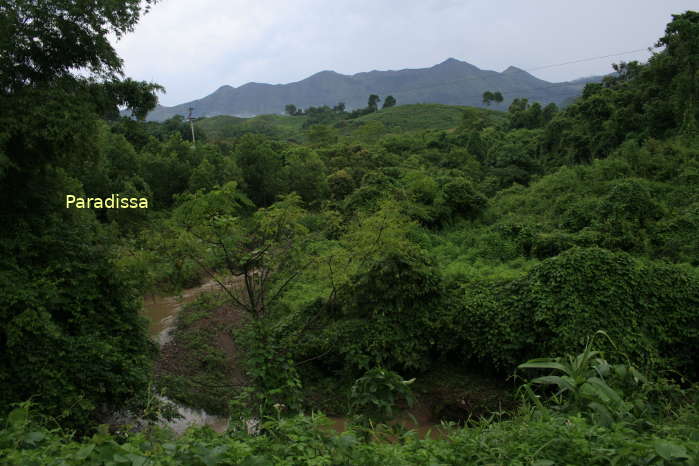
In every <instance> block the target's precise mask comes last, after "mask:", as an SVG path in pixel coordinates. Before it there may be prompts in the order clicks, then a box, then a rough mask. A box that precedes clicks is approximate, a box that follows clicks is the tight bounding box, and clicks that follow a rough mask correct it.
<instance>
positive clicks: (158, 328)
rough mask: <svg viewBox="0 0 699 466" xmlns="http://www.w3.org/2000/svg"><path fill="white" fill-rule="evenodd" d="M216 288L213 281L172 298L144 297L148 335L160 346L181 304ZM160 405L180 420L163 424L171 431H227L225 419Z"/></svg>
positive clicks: (179, 432)
mask: <svg viewBox="0 0 699 466" xmlns="http://www.w3.org/2000/svg"><path fill="white" fill-rule="evenodd" d="M217 287H218V284H217V283H216V282H214V281H210V282H207V283H204V284H203V285H201V286H198V287H196V288H190V289H187V290H184V291H183V292H182V293H181V294H180V295H176V296H146V297H145V298H144V299H143V311H142V314H143V315H144V316H145V317H147V318H148V320H149V324H148V334H149V335H150V337H151V338H153V339H154V340H155V341H157V342H158V343H159V344H160V345H161V346H162V345H164V344H166V343H167V342H168V341H170V338H171V332H172V329H173V327H174V324H175V319H176V318H177V313H178V312H179V311H180V309H182V307H183V306H184V305H185V304H188V303H191V302H192V301H194V300H195V299H196V298H197V296H199V295H200V294H202V293H204V292H206V291H213V290H215V289H216V288H217ZM163 401H168V402H170V403H173V404H174V405H175V406H176V407H177V412H178V414H179V415H180V416H181V417H180V418H179V419H175V420H173V421H170V422H164V425H167V426H168V427H170V428H171V429H172V430H174V431H175V432H177V433H178V434H181V433H182V432H184V431H185V430H186V429H187V427H189V426H191V425H198V426H204V425H205V426H209V427H211V428H212V429H213V430H215V431H216V432H225V430H226V429H227V428H228V419H227V418H225V417H221V416H214V415H211V414H209V413H207V412H206V411H203V410H200V409H192V408H188V407H186V406H183V405H180V404H178V403H175V402H174V401H172V400H168V399H167V398H164V399H163Z"/></svg>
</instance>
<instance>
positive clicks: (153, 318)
mask: <svg viewBox="0 0 699 466" xmlns="http://www.w3.org/2000/svg"><path fill="white" fill-rule="evenodd" d="M217 287H218V284H217V283H216V282H214V281H213V280H212V281H208V282H206V283H204V284H203V285H201V286H197V287H195V288H189V289H187V290H184V291H182V293H181V294H179V295H175V296H146V297H145V298H143V315H144V316H145V317H147V318H148V321H149V324H148V334H149V335H150V337H151V338H153V339H154V340H156V341H158V342H159V343H160V344H161V345H164V344H165V343H167V342H168V341H169V333H170V330H171V329H172V327H173V325H174V324H175V317H176V316H177V313H178V312H179V311H180V309H182V307H183V306H184V305H185V304H188V303H191V302H192V301H194V300H195V299H196V298H197V296H199V295H200V294H202V293H204V292H205V291H213V290H215V289H217Z"/></svg>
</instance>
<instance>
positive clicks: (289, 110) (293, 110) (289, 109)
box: [284, 104, 298, 116]
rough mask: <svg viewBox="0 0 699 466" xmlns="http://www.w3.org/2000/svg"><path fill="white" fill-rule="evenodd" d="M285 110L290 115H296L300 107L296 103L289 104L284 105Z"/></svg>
mask: <svg viewBox="0 0 699 466" xmlns="http://www.w3.org/2000/svg"><path fill="white" fill-rule="evenodd" d="M284 111H285V112H286V114H287V115H289V116H294V115H296V114H297V113H296V112H298V109H297V108H296V105H294V104H287V105H286V107H284Z"/></svg>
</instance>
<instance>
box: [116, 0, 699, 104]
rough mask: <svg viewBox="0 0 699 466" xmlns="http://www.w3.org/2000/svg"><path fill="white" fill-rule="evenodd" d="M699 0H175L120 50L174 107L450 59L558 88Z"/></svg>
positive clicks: (638, 55) (654, 35) (641, 41)
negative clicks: (319, 77)
mask: <svg viewBox="0 0 699 466" xmlns="http://www.w3.org/2000/svg"><path fill="white" fill-rule="evenodd" d="M688 9H695V10H696V9H697V2H696V0H662V1H657V0H655V1H649V0H635V1H632V0H614V1H610V0H588V1H586V2H578V1H573V0H558V1H555V0H529V1H522V0H497V1H490V0H461V1H459V0H373V1H371V0H332V1H330V0H227V1H221V0H197V1H191V0H166V1H163V2H161V3H158V4H156V5H155V6H154V7H153V8H152V11H151V12H150V13H149V14H147V15H146V16H145V17H144V18H143V19H142V21H141V22H140V23H139V24H138V25H137V27H136V30H135V32H134V33H132V34H129V35H127V36H125V37H124V38H123V39H122V40H120V41H118V42H116V41H115V45H116V48H117V51H118V52H119V54H120V55H121V57H122V58H123V59H124V61H125V70H126V74H127V75H128V76H130V77H133V78H135V79H140V80H147V81H155V82H158V83H160V84H162V85H163V86H165V88H166V89H167V94H165V95H161V98H160V100H161V103H162V104H164V105H174V104H177V103H181V102H185V101H188V100H193V99H196V98H199V97H202V96H204V95H207V94H209V93H211V92H212V91H214V90H215V89H217V88H218V87H220V86H221V85H223V84H229V85H232V86H236V87H237V86H240V85H242V84H245V83H247V82H251V81H253V82H264V83H272V84H277V83H289V82H294V81H299V80H301V79H304V78H306V77H308V76H310V75H312V74H313V73H316V72H318V71H321V70H334V71H337V72H339V73H343V74H354V73H358V72H362V71H370V70H373V69H379V70H389V69H394V70H397V69H404V68H423V67H429V66H432V65H435V64H437V63H440V62H442V61H444V60H445V59H446V58H448V57H455V58H457V59H460V60H464V61H467V62H469V63H471V64H473V65H476V66H478V67H479V68H482V69H491V70H495V71H502V70H504V69H505V68H507V67H508V66H509V65H515V66H517V67H519V68H522V69H525V70H528V71H530V72H531V73H532V74H533V75H535V76H537V77H539V78H541V79H545V80H547V81H555V82H557V81H567V80H571V79H575V78H579V77H583V76H590V75H598V74H605V73H608V72H610V71H611V66H610V63H612V62H619V61H622V60H623V61H630V60H642V61H643V60H645V59H647V58H648V56H649V55H650V54H649V52H647V51H640V52H634V53H629V54H624V55H619V56H615V57H609V58H602V59H596V60H591V61H583V62H580V63H574V64H567V65H563V66H554V67H547V68H541V69H537V68H540V67H544V66H547V65H554V64H559V63H563V62H570V61H576V60H580V59H586V58H590V57H598V56H602V55H612V54H618V53H621V52H627V51H631V50H638V49H644V48H646V47H649V46H652V45H654V43H655V42H656V40H657V39H658V37H660V36H661V35H663V33H664V30H665V25H666V24H667V23H668V22H669V21H670V20H671V15H672V14H673V13H674V14H677V13H682V12H684V11H686V10H688Z"/></svg>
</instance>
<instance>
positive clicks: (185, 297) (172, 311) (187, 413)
mask: <svg viewBox="0 0 699 466" xmlns="http://www.w3.org/2000/svg"><path fill="white" fill-rule="evenodd" d="M217 288H218V284H217V283H216V282H214V281H213V280H212V281H209V282H207V283H204V284H203V285H201V286H198V287H195V288H190V289H187V290H184V291H183V292H182V293H181V294H180V295H176V296H146V297H145V298H144V300H143V315H144V316H145V317H147V318H148V320H149V322H150V323H149V326H148V334H149V335H150V337H151V338H153V339H154V340H156V341H157V342H158V343H159V344H160V345H161V346H162V345H164V344H166V343H167V342H168V341H170V338H171V331H172V329H173V327H174V324H175V319H176V318H177V313H178V312H179V311H180V310H181V309H182V307H183V306H184V305H186V304H188V303H191V302H192V301H194V300H195V299H196V298H197V296H199V295H200V294H202V293H204V292H207V291H213V290H216V289H217ZM163 401H168V402H171V403H173V404H175V406H176V407H177V412H178V413H179V414H180V416H182V417H181V418H180V419H176V420H173V421H170V422H166V423H165V425H167V426H168V427H170V428H171V429H172V430H174V431H175V432H177V433H182V432H184V431H185V430H186V428H187V427H189V426H190V425H200V426H201V425H207V426H209V427H211V428H212V429H213V430H215V431H216V432H225V430H226V429H227V428H228V419H227V418H224V417H220V416H214V415H211V414H208V413H207V412H205V411H203V410H197V409H192V408H188V407H186V406H183V405H179V404H177V403H175V402H173V401H172V400H168V399H166V398H164V399H163ZM414 416H415V420H417V424H415V423H414V422H413V420H412V419H410V418H409V416H403V417H401V418H399V419H398V420H396V421H394V422H398V423H400V424H402V425H403V427H405V428H406V429H411V430H413V431H415V432H416V433H417V435H418V437H419V438H422V439H424V438H426V437H429V438H432V439H436V438H443V437H444V436H445V435H444V432H443V431H442V430H441V429H440V424H439V423H435V422H434V421H432V420H431V419H429V416H427V415H425V414H424V413H420V412H415V413H414ZM330 420H331V421H332V426H331V428H332V429H333V430H335V431H337V432H339V433H342V432H344V431H345V430H347V419H345V418H330Z"/></svg>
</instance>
